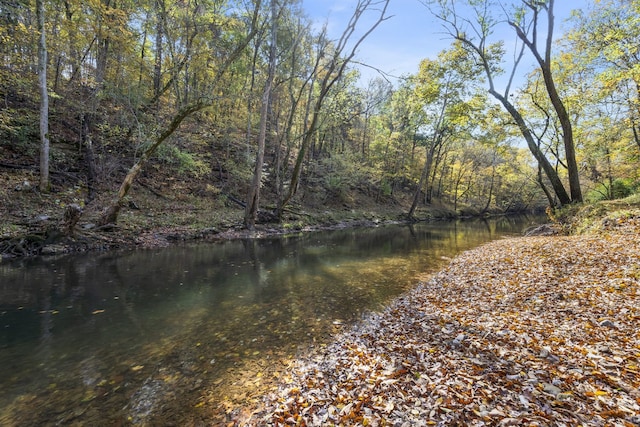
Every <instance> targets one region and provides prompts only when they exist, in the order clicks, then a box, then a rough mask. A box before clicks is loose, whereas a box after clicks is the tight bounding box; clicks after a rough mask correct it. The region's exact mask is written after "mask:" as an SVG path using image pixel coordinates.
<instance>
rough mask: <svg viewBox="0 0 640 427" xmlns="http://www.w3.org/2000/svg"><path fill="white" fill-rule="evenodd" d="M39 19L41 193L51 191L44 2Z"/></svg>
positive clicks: (39, 1)
mask: <svg viewBox="0 0 640 427" xmlns="http://www.w3.org/2000/svg"><path fill="white" fill-rule="evenodd" d="M36 14H37V18H38V31H39V32H40V37H39V39H38V84H39V87H40V191H42V192H45V191H49V94H48V92H47V39H46V32H45V31H46V28H45V26H44V0H37V1H36Z"/></svg>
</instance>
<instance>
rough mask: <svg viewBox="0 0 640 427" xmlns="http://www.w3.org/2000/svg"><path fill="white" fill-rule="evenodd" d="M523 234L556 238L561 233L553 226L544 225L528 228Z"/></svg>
mask: <svg viewBox="0 0 640 427" xmlns="http://www.w3.org/2000/svg"><path fill="white" fill-rule="evenodd" d="M523 234H524V235H525V236H554V235H556V234H560V232H559V230H558V229H557V228H556V227H554V226H553V225H551V224H542V225H538V226H534V227H529V228H527V229H526V230H524V233H523Z"/></svg>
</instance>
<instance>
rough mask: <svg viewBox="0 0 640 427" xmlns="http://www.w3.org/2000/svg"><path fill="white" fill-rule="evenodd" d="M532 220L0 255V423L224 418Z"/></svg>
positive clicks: (208, 420) (152, 422)
mask: <svg viewBox="0 0 640 427" xmlns="http://www.w3.org/2000/svg"><path fill="white" fill-rule="evenodd" d="M536 219H537V218H515V219H514V218H500V219H497V220H490V221H465V222H438V223H433V224H418V225H414V226H405V225H403V226H400V225H398V226H382V227H378V228H372V229H361V228H360V229H348V230H340V231H332V232H321V233H307V234H302V235H298V236H288V237H280V238H268V239H259V240H246V241H242V240H238V241H231V242H225V243H223V244H220V243H218V244H213V243H201V244H196V245H189V246H178V247H172V248H168V249H162V250H148V251H132V252H118V253H89V254H83V255H69V256H60V257H49V258H37V259H29V260H21V261H16V262H4V263H0V384H2V387H1V388H0V425H3V426H12V425H74V424H76V425H128V424H148V425H159V424H179V425H194V424H199V423H204V424H205V425H210V424H216V423H221V422H224V421H227V420H229V419H231V417H232V416H233V415H234V414H235V413H237V412H238V411H241V410H242V409H243V408H245V407H248V406H250V404H251V403H255V402H258V401H259V400H260V397H261V395H262V394H263V393H264V392H265V390H267V389H268V386H269V384H272V383H273V382H274V381H278V380H280V379H281V377H282V376H283V375H286V371H287V369H288V366H289V364H290V363H291V360H293V358H295V356H296V355H297V354H299V352H301V351H309V349H310V348H311V347H313V346H321V345H324V343H326V342H327V341H328V340H329V339H330V338H331V336H332V335H334V334H335V333H337V332H339V331H340V330H341V329H342V328H344V327H347V326H348V325H349V324H351V323H352V322H354V321H357V320H358V319H359V318H361V316H362V315H363V314H364V313H366V312H368V311H371V310H379V309H381V308H382V307H383V306H384V305H385V304H386V303H388V302H389V301H390V300H391V299H392V298H394V297H396V296H398V295H399V294H400V293H402V292H404V291H406V290H407V289H409V288H410V287H412V286H414V285H415V284H416V283H417V282H418V280H420V278H423V277H424V274H425V273H427V272H431V271H434V270H436V269H437V268H439V267H440V266H442V265H443V264H444V263H445V262H446V261H447V259H449V258H450V257H452V256H454V255H455V254H456V253H458V252H460V251H462V250H465V249H469V248H471V247H475V246H477V245H479V244H481V243H484V242H486V241H489V240H491V239H495V238H499V237H502V236H504V235H508V234H514V233H519V232H520V231H521V230H522V229H523V228H524V227H525V226H528V225H531V223H532V222H534V221H536Z"/></svg>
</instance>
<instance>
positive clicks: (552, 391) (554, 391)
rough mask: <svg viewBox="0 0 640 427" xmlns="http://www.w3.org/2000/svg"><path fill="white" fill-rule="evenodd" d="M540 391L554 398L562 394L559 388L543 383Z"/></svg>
mask: <svg viewBox="0 0 640 427" xmlns="http://www.w3.org/2000/svg"><path fill="white" fill-rule="evenodd" d="M542 390H544V391H545V392H546V393H549V394H551V395H553V396H554V397H555V396H557V395H559V394H560V393H562V390H560V388H559V387H556V386H554V385H553V384H549V383H543V384H542Z"/></svg>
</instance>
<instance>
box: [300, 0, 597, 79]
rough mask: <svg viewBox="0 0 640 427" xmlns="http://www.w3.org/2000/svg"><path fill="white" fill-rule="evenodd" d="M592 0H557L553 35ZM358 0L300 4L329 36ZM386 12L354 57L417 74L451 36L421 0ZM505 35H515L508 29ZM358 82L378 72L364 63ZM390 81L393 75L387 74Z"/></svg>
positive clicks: (393, 1)
mask: <svg viewBox="0 0 640 427" xmlns="http://www.w3.org/2000/svg"><path fill="white" fill-rule="evenodd" d="M593 1H594V0H556V2H555V6H554V11H555V17H556V30H555V35H556V37H557V36H559V35H561V34H562V33H563V31H565V30H566V29H567V28H568V25H569V24H568V23H566V20H567V19H568V18H569V17H570V13H571V10H573V9H578V8H582V9H584V10H586V9H587V8H588V7H589V5H590V4H592V3H593ZM357 2H358V1H357V0H303V2H302V3H303V8H304V10H305V11H306V13H307V15H308V16H309V17H310V18H311V19H312V20H313V22H314V23H315V25H316V26H317V28H321V27H322V25H323V24H324V23H327V29H328V32H329V35H330V37H331V38H334V39H337V38H339V37H340V35H341V34H342V32H343V30H344V28H345V26H346V23H347V22H348V20H349V19H350V18H351V15H352V14H353V10H354V9H355V5H356V4H357ZM387 12H388V15H389V16H392V17H391V18H390V19H388V20H386V21H384V22H382V23H381V24H380V26H379V27H378V28H376V30H375V32H374V33H372V34H371V35H369V37H368V38H367V39H366V40H365V41H364V42H363V44H362V45H361V47H360V49H359V50H358V54H357V56H356V60H357V61H358V62H362V63H366V64H369V65H371V66H372V67H375V68H378V69H381V70H383V71H384V72H385V73H387V74H389V75H390V76H395V77H399V76H402V75H407V74H416V73H417V72H418V67H419V64H420V61H421V60H422V59H424V58H432V59H434V58H436V56H437V55H438V53H439V52H440V51H442V50H444V49H446V48H447V47H448V46H449V45H450V44H451V39H450V38H447V36H446V35H445V34H444V33H443V31H444V28H443V27H442V24H441V23H440V22H439V21H437V20H436V19H435V18H434V17H433V16H431V14H430V12H429V10H428V9H427V8H426V7H425V6H424V5H423V4H422V3H421V2H420V0H390V3H389V8H388V10H387ZM505 34H507V37H515V34H514V33H513V32H507V33H505ZM523 65H525V67H523V68H522V75H523V76H524V75H526V74H527V73H528V72H529V71H531V69H532V67H533V62H529V63H527V64H523ZM359 68H360V72H361V83H363V84H366V82H367V81H369V80H371V79H372V78H374V77H376V76H378V75H379V74H378V73H377V72H376V71H374V70H372V69H370V68H367V67H359ZM389 79H390V80H391V81H392V82H395V81H396V80H394V79H393V78H391V77H389Z"/></svg>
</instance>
